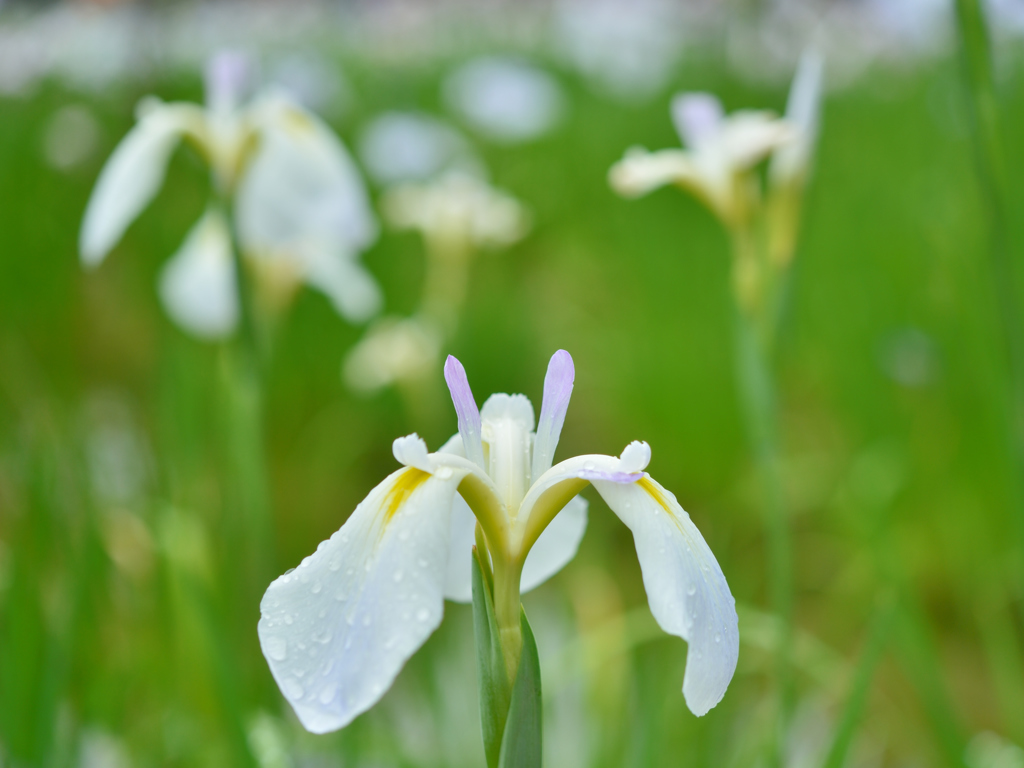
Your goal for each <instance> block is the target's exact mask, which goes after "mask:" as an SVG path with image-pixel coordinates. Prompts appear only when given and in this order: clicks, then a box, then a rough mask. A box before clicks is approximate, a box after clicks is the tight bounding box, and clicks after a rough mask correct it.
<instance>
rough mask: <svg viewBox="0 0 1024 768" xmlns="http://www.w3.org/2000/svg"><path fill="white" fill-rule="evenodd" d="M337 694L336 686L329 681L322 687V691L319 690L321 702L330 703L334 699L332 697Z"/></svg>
mask: <svg viewBox="0 0 1024 768" xmlns="http://www.w3.org/2000/svg"><path fill="white" fill-rule="evenodd" d="M337 694H338V686H336V685H335V684H334V683H331V684H330V685H328V686H327V687H326V688H324V689H323V690H322V691H320V703H321V704H330V703H331V702H332V701H334V697H335V696H336V695H337Z"/></svg>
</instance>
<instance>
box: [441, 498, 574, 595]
mask: <svg viewBox="0 0 1024 768" xmlns="http://www.w3.org/2000/svg"><path fill="white" fill-rule="evenodd" d="M586 530H587V500H586V499H584V498H583V497H582V496H577V497H575V498H574V499H572V500H571V501H570V502H569V503H568V504H566V505H565V508H564V509H563V510H562V511H561V512H560V513H559V514H558V516H557V517H555V519H554V520H553V521H552V522H551V524H550V525H548V527H547V528H545V529H544V532H543V533H542V534H541V535H540V538H539V539H537V541H536V543H534V545H533V547H532V548H531V549H530V552H529V554H528V555H527V556H526V563H525V564H524V565H523V574H522V577H521V578H520V585H521V586H520V591H521V592H523V593H524V594H525V593H526V592H529V591H530V590H531V589H534V588H536V587H539V586H540V585H541V584H543V583H544V582H545V581H547V580H548V579H550V578H551V577H552V576H554V575H555V574H556V573H558V572H559V571H560V570H562V568H564V567H565V566H566V565H567V564H568V563H569V561H570V560H572V559H573V558H574V557H575V556H576V551H577V550H578V549H579V546H580V542H581V541H582V540H583V534H584V533H585V532H586ZM475 531H476V518H475V517H474V516H473V512H472V510H471V509H470V508H469V505H468V504H467V503H466V502H465V501H464V500H463V498H462V497H461V496H459V495H457V494H456V496H455V500H454V502H453V504H452V521H451V534H450V541H451V546H450V550H449V552H450V554H449V556H448V572H447V574H446V576H445V584H444V596H445V599H447V600H451V601H453V602H456V603H468V602H471V601H472V600H473V571H472V559H471V558H472V552H473V544H474V543H475V542H476V537H475Z"/></svg>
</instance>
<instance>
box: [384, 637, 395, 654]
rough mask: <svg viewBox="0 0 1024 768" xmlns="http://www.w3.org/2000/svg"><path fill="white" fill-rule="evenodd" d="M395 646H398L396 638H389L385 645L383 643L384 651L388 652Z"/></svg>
mask: <svg viewBox="0 0 1024 768" xmlns="http://www.w3.org/2000/svg"><path fill="white" fill-rule="evenodd" d="M396 645H398V638H397V637H389V638H388V641H387V642H386V643H384V649H385V650H388V651H390V650H391V649H392V648H394V647H395V646H396Z"/></svg>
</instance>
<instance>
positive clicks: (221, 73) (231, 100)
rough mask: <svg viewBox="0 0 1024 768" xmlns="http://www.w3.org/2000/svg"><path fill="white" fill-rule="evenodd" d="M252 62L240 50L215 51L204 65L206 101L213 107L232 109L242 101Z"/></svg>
mask: <svg viewBox="0 0 1024 768" xmlns="http://www.w3.org/2000/svg"><path fill="white" fill-rule="evenodd" d="M251 73H252V62H251V61H250V59H249V57H248V56H247V55H246V54H244V53H242V52H241V51H235V50H224V51H219V52H218V53H215V54H214V55H213V56H212V57H211V58H210V60H209V62H207V65H206V76H205V81H206V102H207V104H208V105H209V106H210V107H211V108H213V109H233V108H235V107H237V106H238V104H239V103H241V101H242V96H243V95H244V92H245V89H246V87H247V86H248V84H249V77H250V75H251Z"/></svg>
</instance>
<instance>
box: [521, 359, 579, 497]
mask: <svg viewBox="0 0 1024 768" xmlns="http://www.w3.org/2000/svg"><path fill="white" fill-rule="evenodd" d="M575 378H576V369H575V368H574V367H573V364H572V355H570V354H569V353H568V352H566V351H565V350H564V349H560V350H558V351H557V352H555V354H554V355H552V357H551V362H549V363H548V372H547V375H546V376H545V377H544V399H543V400H542V401H541V405H540V420H539V421H538V422H537V437H536V439H535V440H534V443H533V466H532V471H531V474H530V477H531V478H533V479H536V478H538V477H540V476H541V475H542V474H544V473H545V472H547V471H548V470H549V469H551V462H552V460H553V459H554V457H555V448H557V447H558V438H559V437H560V436H561V434H562V425H563V424H564V423H565V414H566V411H568V410H569V400H570V398H571V397H572V385H573V381H574V380H575Z"/></svg>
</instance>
